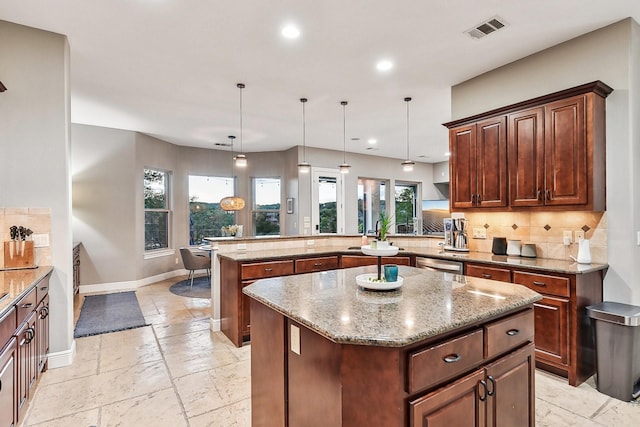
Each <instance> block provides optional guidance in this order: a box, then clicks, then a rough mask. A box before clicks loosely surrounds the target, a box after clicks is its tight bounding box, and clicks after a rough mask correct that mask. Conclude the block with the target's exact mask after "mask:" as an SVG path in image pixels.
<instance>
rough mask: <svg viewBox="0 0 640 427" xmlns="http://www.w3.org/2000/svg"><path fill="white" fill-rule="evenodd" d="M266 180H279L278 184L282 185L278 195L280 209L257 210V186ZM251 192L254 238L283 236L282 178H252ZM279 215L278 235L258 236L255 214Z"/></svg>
mask: <svg viewBox="0 0 640 427" xmlns="http://www.w3.org/2000/svg"><path fill="white" fill-rule="evenodd" d="M261 179H264V180H267V179H273V180H276V179H277V180H278V183H279V185H280V191H279V193H278V204H279V206H280V207H279V208H278V209H257V208H256V195H257V191H256V184H257V182H258V181H259V180H261ZM251 191H252V196H253V197H252V198H251V232H252V234H253V236H256V237H258V236H265V237H268V236H281V235H282V225H283V224H282V218H283V215H282V177H280V176H255V177H252V178H251ZM270 212H272V213H277V214H278V234H258V233H257V228H256V221H255V214H256V213H270Z"/></svg>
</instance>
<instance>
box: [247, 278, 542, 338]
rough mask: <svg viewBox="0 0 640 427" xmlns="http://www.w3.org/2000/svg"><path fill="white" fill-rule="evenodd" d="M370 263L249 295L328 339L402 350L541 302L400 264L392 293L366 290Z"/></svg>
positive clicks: (500, 286) (521, 290)
mask: <svg viewBox="0 0 640 427" xmlns="http://www.w3.org/2000/svg"><path fill="white" fill-rule="evenodd" d="M372 272H375V267H359V268H350V269H344V270H331V271H326V272H320V273H309V274H300V275H295V276H286V277H276V278H271V279H262V280H259V281H257V282H255V283H253V284H252V285H249V286H247V287H245V288H244V290H243V292H244V293H245V294H246V295H248V296H249V297H251V298H253V299H255V300H257V301H259V302H260V303H262V304H264V305H266V306H268V307H270V308H271V309H273V310H275V311H277V312H279V313H280V314H282V315H284V316H285V317H287V318H290V319H292V320H294V321H296V322H299V323H300V324H302V325H304V326H306V327H308V328H309V329H311V330H312V331H314V332H316V333H318V334H319V335H322V336H324V337H325V338H328V339H329V340H331V341H333V342H335V343H342V344H359V345H374V346H385V347H402V346H406V345H409V344H412V343H415V342H418V341H421V340H424V339H427V338H431V337H434V336H437V335H441V334H445V333H447V332H450V331H454V330H457V329H460V328H464V327H470V326H472V325H474V324H479V323H482V322H484V321H486V320H487V319H490V318H494V317H496V316H499V315H502V314H504V313H505V312H509V311H513V310H517V309H518V308H521V307H526V306H528V305H530V304H533V303H534V302H535V301H538V300H539V299H540V295H539V294H538V293H536V292H534V291H531V290H529V289H528V288H526V287H524V286H520V285H514V284H509V283H502V282H495V281H490V280H485V279H478V278H472V277H465V276H460V275H448V276H450V277H451V278H452V280H447V279H445V276H444V275H443V274H442V273H438V272H430V271H426V270H421V269H417V268H413V267H405V266H400V267H399V275H400V276H402V277H403V278H404V285H403V286H402V287H401V288H400V289H399V290H396V291H387V292H375V291H367V290H364V289H362V288H360V287H359V286H357V285H356V276H357V275H359V274H362V273H372Z"/></svg>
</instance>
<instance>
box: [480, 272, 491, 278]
mask: <svg viewBox="0 0 640 427" xmlns="http://www.w3.org/2000/svg"><path fill="white" fill-rule="evenodd" d="M482 277H484V278H485V279H491V278H492V277H493V275H491V274H487V273H482Z"/></svg>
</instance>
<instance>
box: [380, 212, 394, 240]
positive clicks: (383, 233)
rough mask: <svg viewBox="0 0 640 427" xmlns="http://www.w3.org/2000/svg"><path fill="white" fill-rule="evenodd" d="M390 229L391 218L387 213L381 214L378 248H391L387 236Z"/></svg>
mask: <svg viewBox="0 0 640 427" xmlns="http://www.w3.org/2000/svg"><path fill="white" fill-rule="evenodd" d="M390 227H391V217H390V216H388V215H387V214H386V213H385V212H380V217H379V220H378V222H377V235H378V247H380V246H389V242H387V235H388V234H389V228H390Z"/></svg>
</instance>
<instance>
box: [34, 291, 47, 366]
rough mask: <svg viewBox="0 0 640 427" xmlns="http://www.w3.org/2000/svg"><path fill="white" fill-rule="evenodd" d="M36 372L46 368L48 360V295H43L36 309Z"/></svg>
mask: <svg viewBox="0 0 640 427" xmlns="http://www.w3.org/2000/svg"><path fill="white" fill-rule="evenodd" d="M36 313H37V316H38V319H37V325H36V331H37V335H36V342H37V356H38V357H37V373H38V375H39V374H40V373H42V372H44V371H46V370H47V366H48V363H47V362H48V360H49V295H48V294H47V295H45V296H44V298H42V301H40V304H39V305H38V309H37V311H36Z"/></svg>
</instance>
